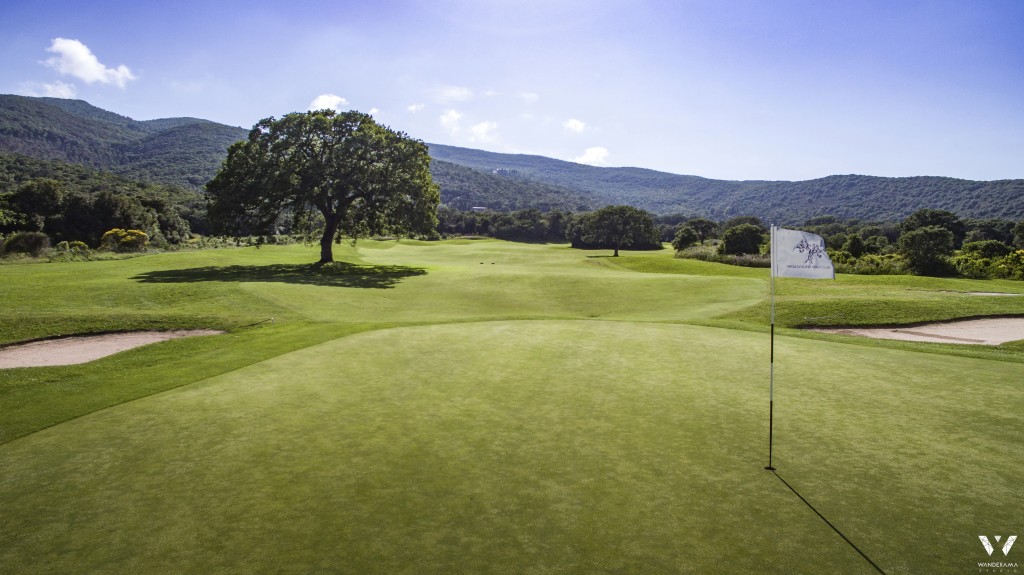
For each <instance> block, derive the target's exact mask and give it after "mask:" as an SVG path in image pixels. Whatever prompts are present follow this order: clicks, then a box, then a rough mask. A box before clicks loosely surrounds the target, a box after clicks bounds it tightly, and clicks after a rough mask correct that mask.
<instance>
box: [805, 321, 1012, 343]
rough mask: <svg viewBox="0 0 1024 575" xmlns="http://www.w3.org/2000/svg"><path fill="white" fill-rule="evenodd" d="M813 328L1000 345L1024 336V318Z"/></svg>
mask: <svg viewBox="0 0 1024 575" xmlns="http://www.w3.org/2000/svg"><path fill="white" fill-rule="evenodd" d="M809 329H811V331H820V332H824V333H840V334H843V335H860V336H865V337H874V338H878V339H900V340H904V341H927V342H932V343H964V344H970V345H999V344H1001V343H1006V342H1008V341H1016V340H1018V339H1024V317H1003V318H988V319H969V320H961V321H947V322H941V323H930V324H925V325H915V326H906V327H882V328H857V327H842V328H809Z"/></svg>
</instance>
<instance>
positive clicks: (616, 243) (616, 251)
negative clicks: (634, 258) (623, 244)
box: [612, 240, 619, 258]
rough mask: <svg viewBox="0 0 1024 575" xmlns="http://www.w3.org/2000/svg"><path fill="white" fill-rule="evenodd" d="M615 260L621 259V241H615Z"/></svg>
mask: <svg viewBox="0 0 1024 575" xmlns="http://www.w3.org/2000/svg"><path fill="white" fill-rule="evenodd" d="M612 257H613V258H617V257H619V240H615V253H614V254H612Z"/></svg>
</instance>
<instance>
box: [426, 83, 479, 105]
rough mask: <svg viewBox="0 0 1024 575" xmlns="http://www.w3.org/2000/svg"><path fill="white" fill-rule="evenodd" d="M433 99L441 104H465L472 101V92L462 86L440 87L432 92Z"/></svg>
mask: <svg viewBox="0 0 1024 575" xmlns="http://www.w3.org/2000/svg"><path fill="white" fill-rule="evenodd" d="M434 98H435V99H436V100H437V101H438V102H440V103H442V104H451V103H454V102H466V101H469V100H472V99H473V90H470V89H469V88H465V87H463V86H442V87H440V88H437V89H435V90H434Z"/></svg>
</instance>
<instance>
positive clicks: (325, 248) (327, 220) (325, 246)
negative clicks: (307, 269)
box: [316, 214, 341, 266]
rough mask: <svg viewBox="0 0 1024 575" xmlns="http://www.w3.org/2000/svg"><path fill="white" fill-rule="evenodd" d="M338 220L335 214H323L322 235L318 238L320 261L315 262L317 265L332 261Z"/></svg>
mask: <svg viewBox="0 0 1024 575" xmlns="http://www.w3.org/2000/svg"><path fill="white" fill-rule="evenodd" d="M340 220H341V218H339V217H338V216H337V215H334V214H331V215H327V214H324V235H323V236H322V237H321V238H320V261H319V262H317V264H316V265H317V266H322V265H324V264H329V263H331V262H333V261H334V234H336V233H338V223H339V222H340Z"/></svg>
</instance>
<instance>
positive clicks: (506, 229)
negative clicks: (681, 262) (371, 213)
mask: <svg viewBox="0 0 1024 575" xmlns="http://www.w3.org/2000/svg"><path fill="white" fill-rule="evenodd" d="M437 231H438V234H439V236H440V237H451V236H487V237H493V238H499V239H504V240H511V241H521V242H557V243H561V242H566V241H568V242H569V243H571V244H572V246H573V247H574V248H584V249H611V250H614V251H615V255H618V250H620V249H627V248H628V249H633V250H656V249H661V248H662V237H661V233H662V230H661V228H660V227H659V226H658V225H657V224H656V223H655V218H654V216H653V215H651V214H650V213H648V212H645V211H643V210H640V209H637V208H634V207H632V206H606V207H604V208H601V209H599V210H594V211H589V212H582V213H573V212H568V211H562V210H558V209H555V210H551V211H549V212H541V211H540V210H538V209H536V208H527V209H524V210H516V211H513V212H496V211H491V210H485V211H463V210H456V209H454V208H451V207H448V206H441V207H440V208H438V226H437Z"/></svg>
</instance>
